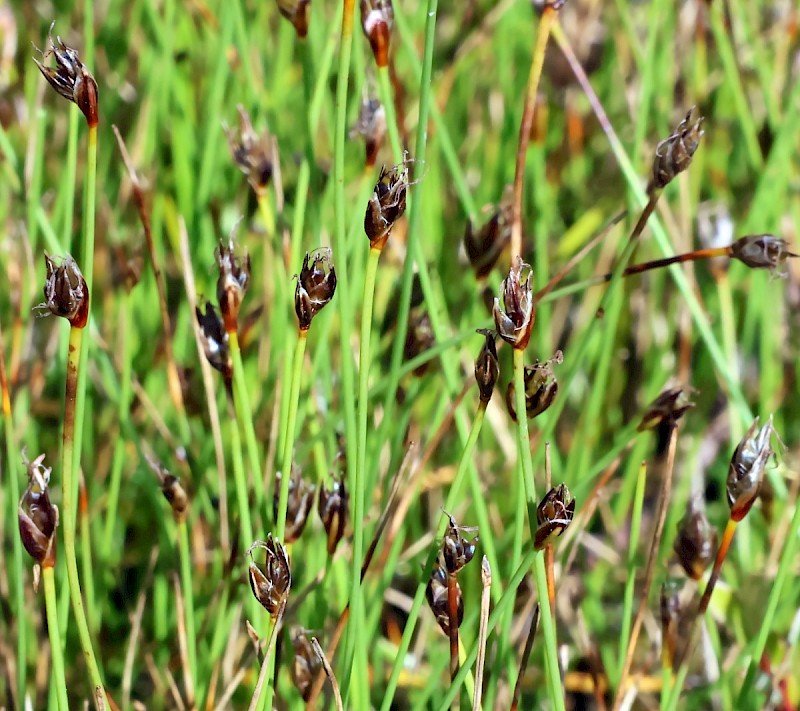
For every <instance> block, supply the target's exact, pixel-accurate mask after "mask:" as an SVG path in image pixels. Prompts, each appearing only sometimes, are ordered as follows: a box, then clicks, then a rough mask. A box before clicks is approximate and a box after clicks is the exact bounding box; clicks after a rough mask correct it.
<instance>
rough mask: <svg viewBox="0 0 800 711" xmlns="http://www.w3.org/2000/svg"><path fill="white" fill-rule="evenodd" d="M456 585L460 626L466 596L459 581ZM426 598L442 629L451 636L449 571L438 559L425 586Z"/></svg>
mask: <svg viewBox="0 0 800 711" xmlns="http://www.w3.org/2000/svg"><path fill="white" fill-rule="evenodd" d="M455 586H456V595H457V599H458V608H457V620H458V626H459V627H460V626H461V623H462V621H463V620H464V596H463V595H462V594H461V586H460V585H459V584H458V581H456V582H455ZM425 598H426V599H427V600H428V606H429V607H430V608H431V612H433V615H434V617H435V618H436V622H437V623H438V624H439V627H440V629H441V630H442V632H444V633H445V634H446V635H447V636H448V637H449V636H450V615H449V613H448V611H447V610H448V606H447V573H446V572H445V570H444V568H443V567H442V566H441V565H440V564H439V561H438V560H437V561H436V562H435V563H434V564H433V572H432V573H431V577H430V580H428V585H427V587H426V588H425Z"/></svg>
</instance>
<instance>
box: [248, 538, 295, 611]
mask: <svg viewBox="0 0 800 711" xmlns="http://www.w3.org/2000/svg"><path fill="white" fill-rule="evenodd" d="M256 548H263V549H264V550H265V551H266V552H267V560H266V564H265V565H264V569H263V570H262V569H261V568H259V567H258V566H257V565H256V564H255V561H254V560H253V550H254V549H256ZM247 555H249V556H250V568H249V578H250V589H251V590H252V591H253V595H254V596H255V598H256V600H258V602H259V603H261V605H262V606H263V607H264V609H265V610H266V611H267V612H269V614H270V615H271V616H272V617H273V618H275V617H277V616H278V613H279V612H280V610H281V608H282V606H283V605H284V604H285V603H286V599H287V598H288V597H289V589H290V588H291V587H292V569H291V566H290V565H289V557H288V556H287V555H286V549H285V548H284V547H283V545H281V543H280V541H278V540H277V539H275V538H273V537H272V534H268V535H267V540H266V541H256V542H255V543H253V545H252V546H250V550H249V551H247Z"/></svg>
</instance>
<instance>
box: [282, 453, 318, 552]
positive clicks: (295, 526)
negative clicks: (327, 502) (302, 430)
mask: <svg viewBox="0 0 800 711" xmlns="http://www.w3.org/2000/svg"><path fill="white" fill-rule="evenodd" d="M292 469H293V471H292V475H291V478H290V479H289V498H288V499H287V502H286V531H285V533H284V534H283V540H284V542H285V543H286V545H290V544H292V543H294V542H295V541H296V540H297V539H298V538H300V536H301V535H303V529H304V528H305V527H306V522H307V521H308V512H309V511H311V506H312V504H313V503H314V491H315V489H314V487H313V486H312V485H311V484H309V483H308V482H307V481H306V480H305V479H304V478H303V475H302V474H301V473H300V470H299V469H298V468H297V467H293V468H292ZM282 478H283V474H282V473H281V472H278V474H277V476H276V477H275V494H274V496H273V497H272V512H273V516H274V518H275V519H276V520H277V518H278V506H279V502H280V491H281V479H282Z"/></svg>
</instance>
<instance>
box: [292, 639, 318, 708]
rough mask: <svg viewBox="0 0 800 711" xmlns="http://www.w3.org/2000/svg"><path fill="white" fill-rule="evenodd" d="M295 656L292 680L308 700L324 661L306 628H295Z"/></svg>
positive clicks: (293, 640) (305, 699) (304, 699)
mask: <svg viewBox="0 0 800 711" xmlns="http://www.w3.org/2000/svg"><path fill="white" fill-rule="evenodd" d="M292 646H293V647H294V658H293V659H292V681H293V682H294V685H295V686H296V687H297V690H298V691H299V692H300V696H302V697H303V701H306V702H308V700H309V699H310V698H311V689H312V688H313V686H314V679H316V678H317V674H318V673H319V671H320V670H321V669H322V662H321V661H320V658H319V657H318V656H317V654H316V652H315V651H314V647H313V646H312V645H311V642H309V640H308V636H307V635H306V632H305V630H295V631H294V633H293V635H292Z"/></svg>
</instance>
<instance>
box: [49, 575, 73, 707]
mask: <svg viewBox="0 0 800 711" xmlns="http://www.w3.org/2000/svg"><path fill="white" fill-rule="evenodd" d="M42 580H43V582H44V604H45V610H46V612H47V632H48V634H49V635H50V653H51V655H52V657H53V676H54V677H55V683H56V694H57V697H58V708H59V711H69V701H68V700H67V681H66V677H65V676H64V651H63V649H62V648H61V634H60V632H59V630H58V607H57V603H56V581H55V570H54V569H53V568H52V567H50V566H47V567H44V568H42Z"/></svg>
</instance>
